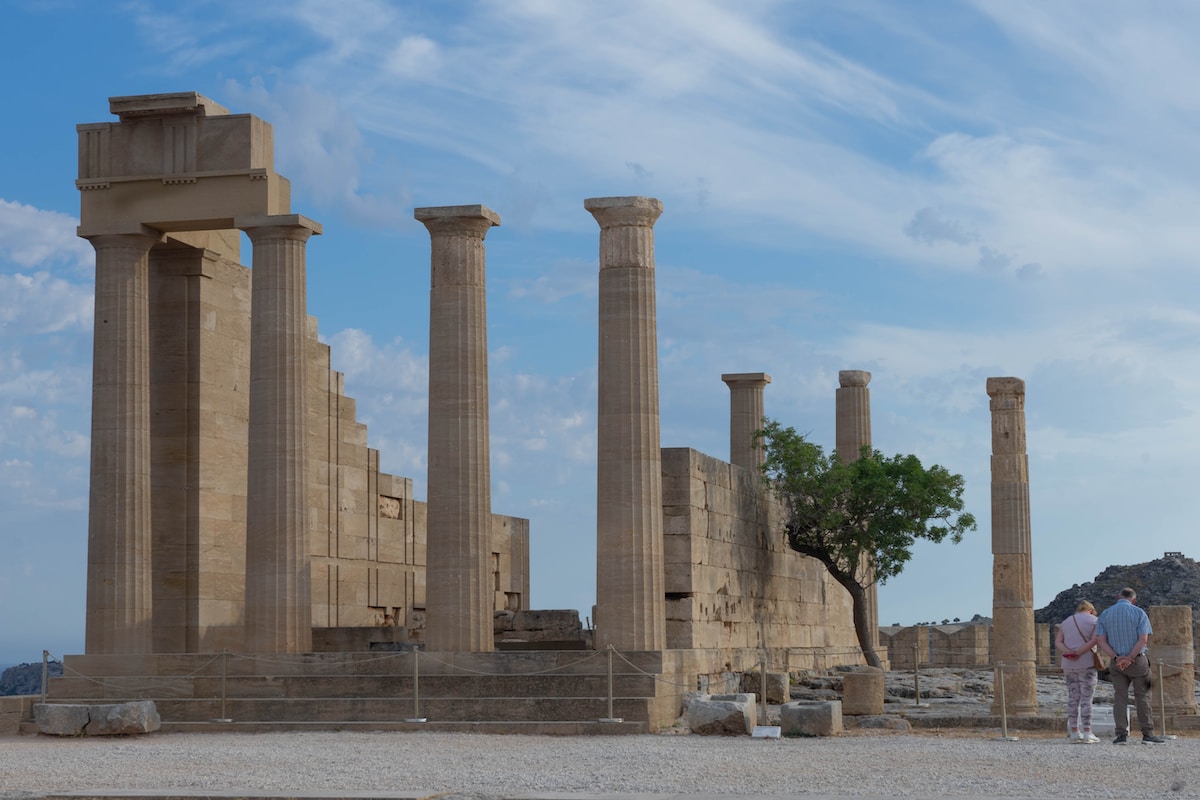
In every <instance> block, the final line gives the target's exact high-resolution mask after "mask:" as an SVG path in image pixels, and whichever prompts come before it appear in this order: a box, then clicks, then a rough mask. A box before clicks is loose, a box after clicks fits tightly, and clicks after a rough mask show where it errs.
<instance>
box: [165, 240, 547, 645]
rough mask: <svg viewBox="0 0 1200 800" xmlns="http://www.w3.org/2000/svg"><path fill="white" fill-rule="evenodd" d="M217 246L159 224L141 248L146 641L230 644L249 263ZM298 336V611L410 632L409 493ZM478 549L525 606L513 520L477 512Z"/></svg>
mask: <svg viewBox="0 0 1200 800" xmlns="http://www.w3.org/2000/svg"><path fill="white" fill-rule="evenodd" d="M192 238H195V235H192ZM229 249H230V247H229V245H228V244H227V243H223V244H222V246H221V248H220V250H217V249H208V248H197V247H188V246H186V245H184V244H183V243H182V242H179V241H176V240H174V239H172V240H169V241H168V243H167V245H165V246H159V247H157V248H155V249H154V250H153V251H152V252H151V257H150V280H149V286H150V289H149V291H150V330H151V337H150V339H151V343H152V344H151V346H152V353H151V356H152V357H151V364H152V369H151V420H152V422H151V424H152V426H153V427H152V436H151V443H152V448H151V460H152V474H153V486H152V502H153V506H152V508H153V513H152V517H153V520H154V522H153V531H154V533H153V548H154V557H153V565H154V569H153V589H154V597H153V620H154V626H153V640H154V641H153V652H158V653H180V652H214V651H218V650H220V649H222V648H229V649H231V650H238V649H243V648H244V647H245V643H244V639H243V623H244V591H245V577H244V576H245V558H246V485H247V449H246V445H247V437H248V428H247V425H248V419H249V395H248V391H247V389H248V386H249V380H250V344H249V342H250V288H251V278H252V270H249V269H247V268H246V267H244V266H242V265H241V264H238V263H236V262H235V261H233V260H231V259H229V258H227V257H225V256H223V255H221V252H227V251H228V250H229ZM234 252H236V250H234ZM306 341H307V354H308V360H309V363H308V442H307V444H308V453H309V465H310V468H309V476H310V483H309V487H308V508H309V512H308V515H307V519H308V522H309V540H310V545H311V551H312V552H311V555H312V568H311V569H312V620H313V621H312V624H313V627H314V628H341V629H348V628H362V627H380V628H384V627H394V628H396V629H406V630H403V631H400V630H398V631H397V632H396V633H395V634H393V635H384V636H382V637H381V638H382V639H383V640H391V639H401V640H404V639H409V638H413V639H420V638H421V629H422V628H423V626H424V608H425V564H426V561H425V503H422V502H418V501H416V500H415V499H414V498H413V487H412V479H411V478H404V477H399V476H394V475H389V474H387V473H382V472H380V471H379V453H378V451H377V450H374V449H371V448H369V447H368V446H367V429H366V426H365V425H363V424H362V423H360V422H358V421H357V418H356V413H355V402H354V400H353V399H352V398H350V397H347V396H346V394H345V382H344V379H343V376H342V375H341V374H340V373H338V372H336V371H334V370H333V369H332V368H331V366H330V349H329V346H328V345H325V344H323V343H321V342H319V341H318V340H317V324H316V320H315V319H314V318H311V317H310V318H309V319H308V335H307V339H306ZM490 556H491V561H490V567H491V574H490V578H491V580H490V585H489V594H490V596H491V597H492V598H493V602H494V604H495V605H494V608H495V609H496V610H505V609H507V610H520V609H527V608H528V606H529V521H528V520H526V519H520V518H516V517H506V516H500V515H493V516H492V518H491V547H490ZM326 638H328V637H326ZM361 638H362V637H361V636H358V637H350V638H347V637H346V636H341V637H340V638H339V637H335V639H336V640H337V641H346V642H349V641H351V640H354V641H358V640H359V639H361ZM376 638H380V637H376ZM322 641H324V639H323V640H322ZM320 649H325V648H324V647H322V648H320Z"/></svg>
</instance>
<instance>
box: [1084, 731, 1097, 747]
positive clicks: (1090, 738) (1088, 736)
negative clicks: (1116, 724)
mask: <svg viewBox="0 0 1200 800" xmlns="http://www.w3.org/2000/svg"><path fill="white" fill-rule="evenodd" d="M1098 741H1100V740H1099V739H1098V738H1097V737H1096V734H1094V733H1092V732H1091V731H1084V732H1083V733H1081V734H1080V735H1079V743H1080V744H1095V743H1096V742H1098Z"/></svg>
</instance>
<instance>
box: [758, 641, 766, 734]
mask: <svg viewBox="0 0 1200 800" xmlns="http://www.w3.org/2000/svg"><path fill="white" fill-rule="evenodd" d="M760 672H761V674H762V680H761V681H759V688H760V690H761V691H762V694H760V695H759V697H761V698H762V702H761V703H759V705H761V706H762V709H761V710H760V711H759V713H758V716H759V719H761V720H762V721H761V722H760V723H759V724H760V725H766V724H767V650H766V648H765V647H764V648H763V653H762V668H761V670H760Z"/></svg>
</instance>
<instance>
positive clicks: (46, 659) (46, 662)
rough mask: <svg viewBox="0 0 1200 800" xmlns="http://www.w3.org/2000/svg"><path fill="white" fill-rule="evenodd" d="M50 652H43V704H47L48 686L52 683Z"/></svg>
mask: <svg viewBox="0 0 1200 800" xmlns="http://www.w3.org/2000/svg"><path fill="white" fill-rule="evenodd" d="M49 676H50V651H49V650H43V651H42V703H43V705H44V704H45V702H46V686H47V685H48V684H49V681H50V677H49Z"/></svg>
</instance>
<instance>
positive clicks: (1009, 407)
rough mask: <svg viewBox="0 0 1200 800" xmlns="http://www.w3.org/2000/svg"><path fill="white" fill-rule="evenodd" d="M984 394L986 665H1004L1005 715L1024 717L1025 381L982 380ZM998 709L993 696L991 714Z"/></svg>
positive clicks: (1032, 674)
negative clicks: (988, 459)
mask: <svg viewBox="0 0 1200 800" xmlns="http://www.w3.org/2000/svg"><path fill="white" fill-rule="evenodd" d="M987 393H988V397H990V398H991V403H990V405H991V412H992V660H993V662H995V663H997V664H999V663H1003V664H1004V697H1005V702H1004V705H1005V706H1006V707H1007V710H1008V713H1009V714H1014V715H1029V714H1036V713H1037V710H1038V703H1037V647H1036V639H1035V633H1034V631H1035V628H1034V624H1033V548H1032V538H1031V535H1030V524H1029V459H1028V457H1027V456H1026V454H1025V381H1023V380H1021V379H1020V378H988V379H987ZM1000 709H1001V705H1000V697H999V692H997V693H996V697H995V699H994V700H993V702H992V712H993V713H997V714H998V713H1000Z"/></svg>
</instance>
